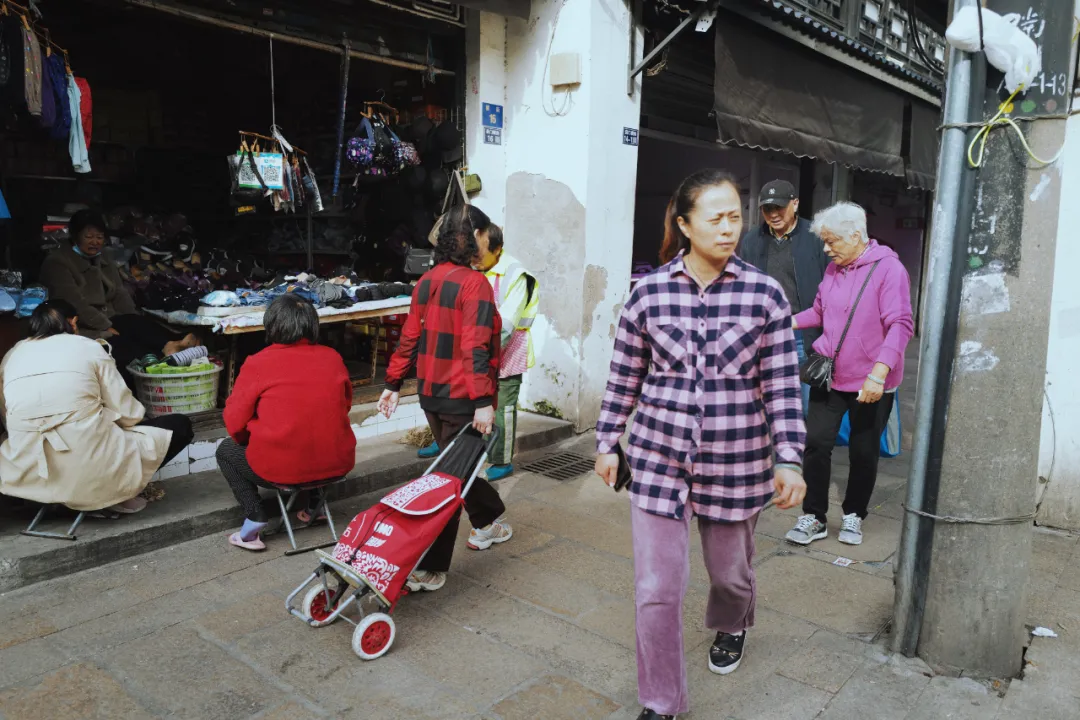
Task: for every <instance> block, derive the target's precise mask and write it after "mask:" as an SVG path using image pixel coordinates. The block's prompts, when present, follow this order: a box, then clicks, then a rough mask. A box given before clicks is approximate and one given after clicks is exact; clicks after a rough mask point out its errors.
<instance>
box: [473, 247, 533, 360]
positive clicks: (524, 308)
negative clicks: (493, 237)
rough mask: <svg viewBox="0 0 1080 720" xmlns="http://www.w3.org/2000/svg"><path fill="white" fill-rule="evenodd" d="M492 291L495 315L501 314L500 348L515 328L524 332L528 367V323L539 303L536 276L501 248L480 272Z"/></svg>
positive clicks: (529, 327)
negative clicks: (494, 260) (489, 263)
mask: <svg viewBox="0 0 1080 720" xmlns="http://www.w3.org/2000/svg"><path fill="white" fill-rule="evenodd" d="M484 274H485V276H486V277H487V279H488V282H489V283H491V287H492V289H493V290H494V291H495V302H496V304H497V305H498V309H499V315H500V316H501V317H502V323H503V335H502V344H503V347H505V346H506V343H507V342H508V341H509V340H510V335H511V334H512V333H513V332H514V331H515V330H522V331H524V332H527V333H528V337H529V361H528V367H532V366H533V365H534V364H535V362H536V357H535V355H534V353H533V341H532V332H530V331H531V329H532V326H533V321H534V320H535V319H536V310H537V308H538V307H539V306H540V284H539V283H538V282H537V280H536V278H535V277H534V276H533V275H531V274H529V273H528V272H527V271H526V270H525V266H524V265H522V264H521V263H520V262H518V261H517V260H516V259H514V258H513V257H511V256H510V255H509V254H507V253H506V252H505V251H503V254H502V255H501V256H500V257H499V262H497V263H495V265H494V267H492V268H491V269H490V270H488V271H487V272H486V273H484Z"/></svg>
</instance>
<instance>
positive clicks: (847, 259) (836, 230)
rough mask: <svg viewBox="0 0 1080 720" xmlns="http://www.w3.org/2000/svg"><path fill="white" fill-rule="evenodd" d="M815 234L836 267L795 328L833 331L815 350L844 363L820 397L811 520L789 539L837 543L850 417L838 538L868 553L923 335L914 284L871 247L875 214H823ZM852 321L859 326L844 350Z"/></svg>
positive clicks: (807, 512)
mask: <svg viewBox="0 0 1080 720" xmlns="http://www.w3.org/2000/svg"><path fill="white" fill-rule="evenodd" d="M811 232H813V233H815V234H816V235H817V236H818V237H820V238H821V240H822V242H823V243H824V244H825V254H826V255H828V256H829V259H830V260H832V265H830V266H829V268H828V269H827V270H826V271H825V279H824V280H822V281H821V286H820V287H819V288H818V294H817V298H816V299H815V300H814V306H813V307H812V308H810V309H808V310H805V311H804V312H801V313H799V314H798V315H797V316H795V324H796V326H797V327H798V328H799V329H808V328H822V329H823V333H822V335H821V337H820V338H818V340H817V342H815V343H814V352H815V353H817V354H819V355H824V356H825V357H830V358H833V357H834V358H835V365H834V368H833V376H832V387H831V389H830V390H824V389H819V388H811V390H810V412H809V414H808V416H807V418H806V456H805V459H804V461H803V472H804V473H805V479H806V498H805V500H804V501H803V512H804V515H802V516H801V517H800V518H799V520H798V522H797V523H796V524H795V527H794V528H793V529H792V530H791V532H789V533H788V534H787V539H788V540H790V541H791V542H794V543H798V544H799V545H809V544H810V543H812V542H813V541H815V540H820V539H822V538H824V537H827V536H828V528H827V527H826V522H827V520H826V513H827V512H828V509H829V480H830V478H831V477H832V451H833V447H834V446H835V445H836V436H837V434H838V433H839V432H840V424H841V422H842V421H843V419H844V413H849V414H850V418H851V440H850V448H849V450H850V457H851V470H850V473H849V475H848V484H847V491H846V492H845V494H844V504H843V511H844V517H843V520H842V522H841V525H840V534H839V536H838V539H839V540H840V542H843V543H847V544H849V545H858V544H860V543H862V522H863V520H864V519H866V514H867V510H868V508H869V505H870V495H871V494H872V493H873V492H874V483H875V481H876V480H877V467H878V453H879V442H880V437H881V432H882V430H883V429H884V428H885V423H886V422H887V421H888V419H889V413H890V412H891V411H892V406H893V402H894V401H895V398H896V394H895V393H896V388H898V387H899V386H900V383H901V381H902V380H903V379H904V351H905V350H906V349H907V344H908V341H910V340H911V336H912V335H913V334H914V323H913V320H912V314H911V280H910V278H909V277H908V273H907V270H905V269H904V266H903V265H902V264H901V263H900V259H899V258H898V257H897V255H896V253H894V252H893V251H892V250H890V249H889V248H887V247H885V246H883V245H879V244H878V242H877V241H876V240H872V239H870V237H869V235H868V234H867V232H866V211H864V210H863V209H862V208H861V207H859V206H858V205H855V204H854V203H838V204H836V205H833V206H832V207H830V208H827V209H826V210H822V211H821V212H820V213H818V214H817V215H816V216H815V217H814V223H813V226H812V227H811ZM864 286H865V290H863V288H864ZM860 290H862V296H861V298H860V297H859V293H860ZM857 298H858V300H857V301H856V299H857ZM849 318H850V320H851V328H850V330H848V333H847V336H846V337H845V338H844V341H843V343H842V344H841V343H840V338H841V336H842V335H843V334H844V327H845V326H846V325H847V323H848V319H849ZM837 345H840V353H839V356H836V348H837Z"/></svg>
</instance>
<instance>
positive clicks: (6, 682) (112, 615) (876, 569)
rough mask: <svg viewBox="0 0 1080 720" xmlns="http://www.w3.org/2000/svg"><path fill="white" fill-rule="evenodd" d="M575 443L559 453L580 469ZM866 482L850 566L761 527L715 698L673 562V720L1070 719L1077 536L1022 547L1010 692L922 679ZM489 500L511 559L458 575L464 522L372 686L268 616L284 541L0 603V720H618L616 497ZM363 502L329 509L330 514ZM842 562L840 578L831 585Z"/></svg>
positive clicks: (624, 533)
mask: <svg viewBox="0 0 1080 720" xmlns="http://www.w3.org/2000/svg"><path fill="white" fill-rule="evenodd" d="M591 442H592V439H591V437H590V436H584V437H582V438H580V439H577V440H575V441H570V442H568V443H565V444H564V445H563V446H562V448H561V449H562V450H564V451H572V452H579V453H582V454H586V455H587V454H590V449H591ZM839 455H843V453H838V456H839ZM837 469H838V474H842V473H843V471H844V470H845V468H844V467H843V465H842V464H839V465H838V468H837ZM882 470H883V473H882V476H881V482H880V483H879V487H878V490H877V492H876V493H875V496H874V502H873V504H874V506H875V507H874V511H873V513H872V516H871V518H870V519H869V520H868V522H867V524H866V532H867V538H866V542H865V544H864V545H863V546H862V547H860V548H849V547H847V546H841V545H838V544H836V542H835V540H829V541H825V542H822V543H818V544H816V545H814V546H813V547H812V548H811V549H809V550H807V549H802V548H793V547H791V546H787V545H784V544H782V543H781V541H780V538H781V537H782V535H783V533H784V532H786V531H787V530H788V529H789V527H790V524H791V522H792V519H793V518H792V517H791V516H792V515H793V513H781V512H779V511H776V510H774V509H770V510H767V511H766V512H765V515H764V516H763V517H762V519H761V522H760V524H759V526H758V534H757V546H758V556H757V561H756V565H757V570H758V587H759V601H758V612H757V627H755V628H754V629H753V630H752V631H751V633H750V635H749V639H748V642H747V648H746V653H747V654H746V659H745V660H744V663H743V665H742V667H741V668H740V669H739V670H738V671H737V672H736V673H734V674H733V675H731V676H728V677H725V678H721V677H718V676H715V675H712V674H711V673H710V672H709V671H708V669H707V667H706V662H705V653H706V652H707V648H708V646H709V643H710V641H711V639H712V638H711V633H708V632H706V631H704V630H703V629H702V622H703V613H704V606H705V598H706V589H707V584H706V578H705V574H704V567H703V564H702V560H701V557H700V549H699V548H696V549H694V550H693V553H692V554H693V557H692V559H691V560H692V568H693V571H692V580H691V588H690V592H689V594H688V596H687V599H686V605H685V618H686V621H685V637H686V657H687V660H688V663H689V666H688V667H689V678H690V692H691V702H692V707H693V710H692V713H691V714H690V715H689V716H687V717H689V718H698V719H699V720H700V719H709V720H712V719H715V718H739V719H740V720H752V719H755V720H756V719H761V720H769V719H773V718H775V719H777V720H789V719H790V720H799V719H803V718H805V719H810V718H821V719H823V720H848V719H850V720H855V719H860V720H861V719H864V718H870V719H873V720H878V719H882V720H888V719H891V718H896V719H897V720H901V719H905V720H924V719H925V720H931V719H934V720H937V719H938V718H958V719H967V718H971V719H972V720H982V719H986V720H1012V719H1013V718H1032V717H1038V718H1040V720H1055V719H1056V718H1062V719H1065V718H1077V717H1080V700H1078V699H1077V697H1076V695H1077V694H1078V693H1080V689H1078V685H1077V683H1076V682H1075V678H1076V677H1077V676H1078V674H1077V673H1076V669H1077V657H1078V655H1080V580H1078V578H1080V545H1078V542H1077V540H1078V539H1077V537H1075V536H1065V535H1056V534H1048V533H1041V532H1040V533H1037V536H1036V554H1035V567H1034V568H1033V579H1032V593H1031V596H1032V599H1031V610H1030V613H1029V615H1030V617H1031V618H1032V622H1033V623H1035V622H1037V623H1038V624H1042V625H1047V626H1048V627H1051V628H1052V629H1054V630H1055V631H1057V632H1058V633H1059V634H1060V635H1061V637H1059V638H1057V639H1047V640H1037V641H1036V645H1034V646H1033V647H1032V649H1031V650H1030V651H1029V655H1028V659H1029V660H1031V661H1033V664H1031V665H1029V666H1028V670H1027V673H1026V676H1025V679H1024V680H1023V681H1022V682H1020V681H1014V682H1013V683H1012V686H1011V687H1009V686H1008V684H1007V683H998V684H996V685H995V684H992V683H989V684H984V683H979V682H975V681H973V680H968V679H962V678H961V679H953V678H944V677H932V675H931V673H930V672H929V670H928V669H927V668H926V666H925V665H924V664H922V663H921V662H919V661H911V660H904V659H896V658H893V657H889V656H888V655H887V654H885V651H884V645H883V644H882V640H883V635H884V633H885V632H886V628H887V623H888V620H889V615H890V611H891V603H892V596H893V588H892V579H891V574H892V558H893V553H894V551H895V544H896V539H897V537H898V534H899V526H900V521H899V518H900V502H901V501H902V497H903V494H902V493H903V477H904V475H905V472H906V470H905V469H904V468H903V463H902V462H901V461H888V462H886V463H883V468H882ZM499 486H500V491H501V492H502V494H503V496H504V497H505V498H506V500H507V504H508V507H509V510H508V518H509V519H510V520H511V521H512V522H513V524H514V529H515V536H514V539H513V540H512V541H511V542H509V543H507V544H505V545H502V546H497V547H495V548H493V549H491V550H489V551H485V552H469V551H467V550H466V549H465V548H464V533H465V531H466V529H465V525H467V523H463V524H462V525H463V529H462V535H463V537H462V542H461V544H460V545H459V548H460V549H459V551H458V554H457V556H456V558H455V565H454V573H453V574H452V575H451V577H450V579H449V581H448V583H447V585H446V587H445V588H444V589H443V590H440V591H439V592H436V593H430V594H421V595H418V596H413V597H409V598H406V599H405V600H404V601H402V603H401V604H400V605H399V607H398V609H397V611H396V612H395V619H396V622H397V632H398V635H397V640H396V642H395V644H394V647H393V648H392V649H391V650H390V652H389V653H388V654H387V655H386V656H385V657H383V658H381V659H379V660H377V661H374V662H370V663H365V662H363V661H361V660H359V659H358V658H357V657H356V656H355V655H353V653H352V651H351V649H350V639H351V629H352V628H351V626H350V625H348V624H345V623H338V624H336V625H333V626H330V627H326V628H321V629H312V628H309V627H306V626H305V625H304V624H302V623H301V622H299V621H298V620H296V619H294V618H291V617H289V616H288V615H286V613H285V611H284V608H283V599H284V597H285V596H286V594H287V593H288V592H289V591H290V590H291V589H292V587H293V586H295V585H296V584H298V583H299V582H300V581H301V580H302V579H303V578H304V577H305V576H306V575H307V574H308V573H310V572H311V570H312V569H313V567H314V561H313V559H312V558H311V557H310V556H299V557H292V558H286V557H283V556H282V554H281V553H282V551H283V549H284V548H285V542H286V541H285V539H284V538H282V537H276V538H273V539H272V540H271V542H270V550H269V551H267V552H266V553H262V554H250V553H245V552H242V551H239V550H235V549H233V548H230V547H228V546H227V545H226V544H225V538H224V536H223V535H215V536H210V537H205V538H202V539H198V540H195V541H192V542H189V543H185V544H181V545H174V546H171V547H166V548H162V549H158V550H155V551H154V552H153V553H150V554H146V555H142V556H139V557H135V558H129V559H127V560H123V561H120V562H117V563H115V564H113V565H110V566H105V567H100V568H94V569H90V570H87V571H85V572H82V573H79V574H75V575H70V576H67V577H64V578H60V579H56V580H51V581H49V582H46V583H41V584H38V585H34V586H30V587H26V588H21V589H19V590H15V591H12V592H9V593H7V594H5V595H2V596H0V719H2V720H29V719H33V720H37V719H38V718H43V717H57V718H65V719H68V720H76V719H82V718H86V719H95V720H134V719H136V718H140V719H141V718H157V717H160V718H177V719H180V718H190V719H191V720H244V719H246V718H252V719H254V718H263V719H271V718H272V719H274V720H285V719H286V718H288V719H290V720H291V719H296V720H307V719H309V718H345V717H349V718H354V717H360V718H364V717H371V718H477V719H482V720H532V719H534V718H544V719H545V720H552V719H562V718H565V719H567V720H570V719H574V720H578V719H585V720H587V719H601V718H610V719H612V720H633V718H635V717H636V716H637V713H638V710H639V708H638V705H637V701H636V689H635V684H636V683H635V662H634V618H633V572H632V561H631V552H630V534H629V526H628V518H627V515H628V506H627V503H626V498H625V495H616V494H615V493H613V492H611V491H610V490H609V489H607V488H605V487H604V486H603V485H602V484H601V483H600V482H599V480H597V479H596V478H595V477H591V476H589V475H583V476H581V477H579V478H577V479H573V480H568V481H563V482H559V481H555V480H551V479H548V478H545V477H542V476H539V475H534V474H528V473H522V474H520V475H519V476H517V477H514V478H510V479H508V480H505V481H502V482H501V483H500V484H499ZM377 497H378V496H377V495H375V496H367V497H365V498H355V499H353V500H349V501H345V503H343V504H342V506H341V509H340V510H339V511H338V514H339V516H341V517H344V516H347V515H349V514H351V513H353V512H356V511H357V510H358V509H360V508H363V507H366V506H367V505H368V504H370V503H371V502H373V501H374V500H375V499H377ZM305 532H307V533H312V532H317V531H305ZM323 532H325V531H323ZM838 556H844V557H847V558H849V559H851V560H853V561H855V562H854V564H852V565H850V566H848V567H839V566H837V565H834V564H833V561H834V560H835V559H836V558H837V557H838ZM1063 672H1064V673H1065V674H1064V675H1062V674H1061V673H1063ZM1060 678H1064V679H1060ZM1006 691H1007V692H1006Z"/></svg>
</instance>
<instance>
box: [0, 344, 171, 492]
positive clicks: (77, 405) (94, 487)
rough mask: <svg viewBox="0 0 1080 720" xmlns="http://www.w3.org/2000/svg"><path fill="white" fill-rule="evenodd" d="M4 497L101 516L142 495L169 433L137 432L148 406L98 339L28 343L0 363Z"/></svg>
mask: <svg viewBox="0 0 1080 720" xmlns="http://www.w3.org/2000/svg"><path fill="white" fill-rule="evenodd" d="M0 388H2V394H0V410H2V411H3V413H4V418H5V424H6V426H7V431H8V437H7V439H6V440H5V441H4V443H3V445H2V446H0V492H2V493H3V494H5V495H11V496H13V497H19V498H24V499H26V500H33V501H35V502H40V503H60V504H63V505H67V506H68V507H70V508H72V509H73V510H100V509H101V508H104V507H109V506H110V505H115V504H117V503H120V502H123V501H125V500H129V499H130V498H133V497H135V496H136V495H138V494H139V492H140V491H142V489H143V488H144V487H146V484H147V483H148V482H150V478H151V477H152V476H153V475H154V473H155V472H156V471H157V469H158V466H159V465H160V464H161V462H162V460H164V459H165V453H166V451H167V450H168V447H169V440H170V439H171V438H172V433H171V432H169V431H168V430H162V429H159V428H151V427H137V425H138V423H139V422H141V421H142V419H143V413H144V410H143V406H142V405H140V404H139V402H138V401H137V400H135V398H134V397H132V395H131V391H130V390H128V388H127V386H126V385H125V384H124V381H123V379H122V378H121V377H120V373H119V371H117V369H116V363H115V362H113V359H112V358H111V357H110V356H109V354H108V353H107V352H106V351H105V348H104V347H102V345H101V344H99V343H98V342H97V341H95V340H90V339H89V338H85V337H81V336H79V335H55V336H53V337H49V338H45V339H43V340H23V341H22V342H20V343H19V344H17V345H16V346H15V347H13V348H12V349H11V351H10V352H9V353H8V354H7V356H5V357H4V360H3V363H0Z"/></svg>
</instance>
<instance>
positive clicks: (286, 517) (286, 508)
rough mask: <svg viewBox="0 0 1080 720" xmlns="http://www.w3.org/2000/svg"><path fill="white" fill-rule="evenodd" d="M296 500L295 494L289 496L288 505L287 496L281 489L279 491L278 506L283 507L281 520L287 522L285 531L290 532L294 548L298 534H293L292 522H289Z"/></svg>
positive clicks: (290, 540)
mask: <svg viewBox="0 0 1080 720" xmlns="http://www.w3.org/2000/svg"><path fill="white" fill-rule="evenodd" d="M294 500H296V495H295V494H293V495H291V496H290V497H289V503H288V504H287V505H286V504H285V498H283V497H282V496H281V491H278V492H277V501H278V506H280V507H281V522H283V523H284V524H285V532H287V533H289V543H290V544H291V545H292V548H293V550H295V549H296V536H295V535H293V529H292V523H291V522H289V511H290V510H291V509H292V504H293V501H294Z"/></svg>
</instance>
